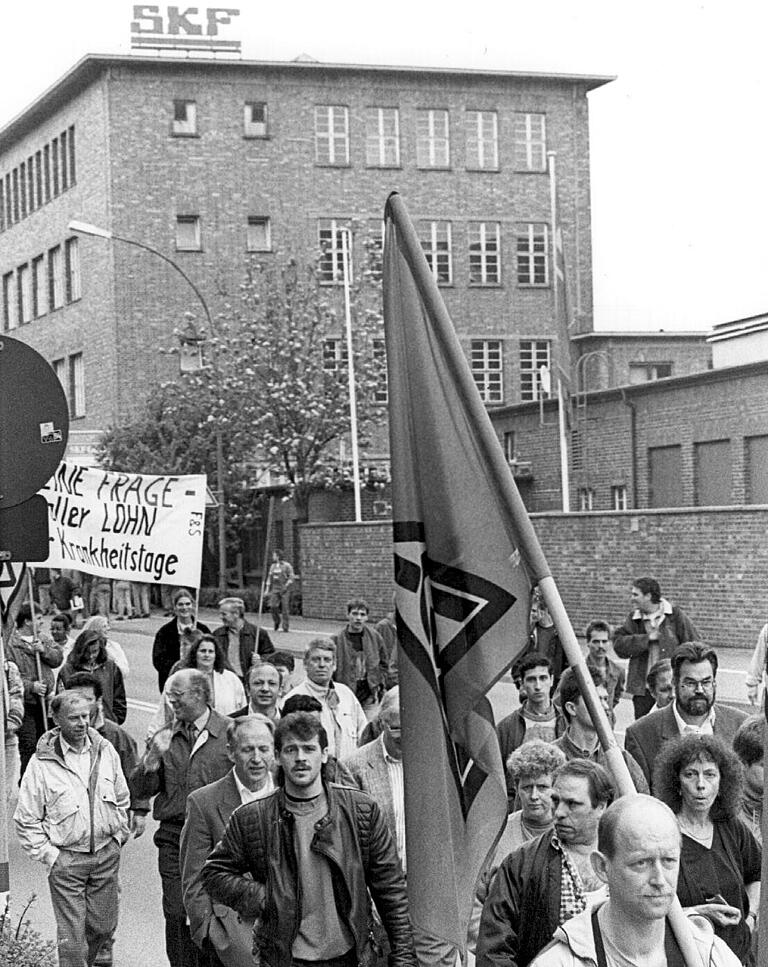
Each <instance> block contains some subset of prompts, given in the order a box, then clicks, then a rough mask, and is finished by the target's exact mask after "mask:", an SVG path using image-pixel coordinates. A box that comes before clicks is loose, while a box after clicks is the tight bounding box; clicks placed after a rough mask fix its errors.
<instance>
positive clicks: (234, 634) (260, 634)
mask: <svg viewBox="0 0 768 967" xmlns="http://www.w3.org/2000/svg"><path fill="white" fill-rule="evenodd" d="M219 617H220V618H221V620H222V622H223V624H222V625H221V627H220V628H217V629H216V630H215V631H214V633H213V637H214V638H215V639H216V640H217V641H218V642H219V644H220V645H221V649H222V651H223V652H224V654H225V655H226V656H227V661H228V662H229V666H230V668H231V669H232V671H233V672H234V673H235V674H236V675H239V676H240V678H241V679H242V681H243V685H244V686H245V689H246V692H247V691H248V671H249V669H250V667H251V664H252V662H253V658H254V655H255V654H258V655H259V656H260V657H261V658H268V657H269V656H270V655H273V654H274V653H275V646H274V645H273V644H272V640H271V638H270V637H269V635H268V634H267V632H266V631H265V630H264V629H263V628H257V627H256V625H252V624H251V623H250V621H246V620H245V602H244V601H243V599H242V598H222V600H221V601H219Z"/></svg>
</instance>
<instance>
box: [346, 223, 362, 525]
mask: <svg viewBox="0 0 768 967" xmlns="http://www.w3.org/2000/svg"><path fill="white" fill-rule="evenodd" d="M349 254H350V253H349V229H347V228H344V229H342V230H341V255H342V259H343V260H344V321H345V324H346V325H345V328H346V336H347V381H348V384H349V432H350V436H351V438H352V481H353V484H354V488H355V522H356V523H358V524H360V523H362V520H363V511H362V503H361V497H360V454H359V452H358V448H357V394H356V392H355V358H354V356H353V354H352V308H351V304H350V296H349V274H350V272H349Z"/></svg>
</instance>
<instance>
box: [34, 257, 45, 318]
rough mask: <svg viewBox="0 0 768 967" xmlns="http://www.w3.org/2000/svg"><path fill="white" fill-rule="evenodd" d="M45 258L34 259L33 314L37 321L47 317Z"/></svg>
mask: <svg viewBox="0 0 768 967" xmlns="http://www.w3.org/2000/svg"><path fill="white" fill-rule="evenodd" d="M45 282H46V279H45V256H44V255H38V256H37V258H34V259H32V312H33V314H34V317H35V319H39V318H40V316H44V315H45V311H46V303H45V290H46V284H45Z"/></svg>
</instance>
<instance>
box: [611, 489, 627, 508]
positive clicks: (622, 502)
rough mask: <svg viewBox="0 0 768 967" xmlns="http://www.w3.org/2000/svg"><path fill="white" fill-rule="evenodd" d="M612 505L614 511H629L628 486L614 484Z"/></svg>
mask: <svg viewBox="0 0 768 967" xmlns="http://www.w3.org/2000/svg"><path fill="white" fill-rule="evenodd" d="M611 504H612V505H613V509H614V510H629V494H628V491H627V485H626V484H614V485H613V486H612V487H611Z"/></svg>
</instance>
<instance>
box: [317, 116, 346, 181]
mask: <svg viewBox="0 0 768 967" xmlns="http://www.w3.org/2000/svg"><path fill="white" fill-rule="evenodd" d="M315 164H318V165H329V166H331V167H333V166H336V167H346V166H347V165H349V108H348V107H345V106H344V105H342V104H316V105H315Z"/></svg>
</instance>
